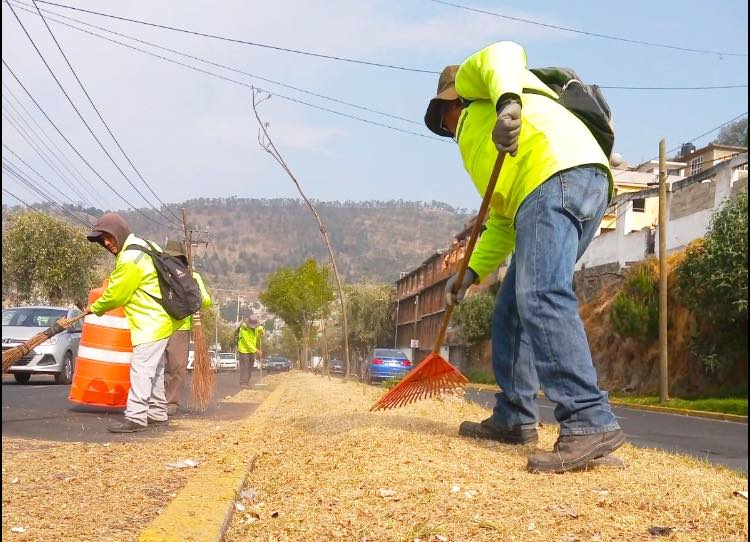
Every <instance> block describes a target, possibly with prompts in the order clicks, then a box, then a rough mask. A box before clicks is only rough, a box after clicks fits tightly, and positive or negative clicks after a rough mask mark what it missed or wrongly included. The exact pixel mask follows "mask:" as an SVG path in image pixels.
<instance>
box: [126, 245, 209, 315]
mask: <svg viewBox="0 0 750 542" xmlns="http://www.w3.org/2000/svg"><path fill="white" fill-rule="evenodd" d="M146 244H147V245H148V248H146V247H144V246H141V245H128V246H127V247H125V250H140V251H142V252H145V253H146V254H148V255H149V256H151V260H152V261H153V262H154V267H155V268H156V275H157V276H158V277H159V289H160V290H161V298H158V297H156V296H153V295H151V294H149V295H151V297H152V298H153V299H155V300H156V301H158V302H159V304H160V305H161V306H162V307H164V310H165V311H166V312H167V314H169V316H171V317H172V318H174V319H175V320H183V319H185V318H187V317H188V316H190V315H191V314H195V313H196V312H198V311H199V310H200V308H201V301H202V296H201V290H200V288H199V287H198V281H197V280H195V279H194V278H193V276H192V275H191V274H190V271H189V270H188V268H187V266H186V265H185V264H184V263H183V262H182V260H180V259H179V258H177V257H175V256H170V255H169V254H165V253H163V252H160V251H158V250H156V248H155V247H154V245H152V244H151V243H150V242H148V241H146ZM147 293H148V292H147Z"/></svg>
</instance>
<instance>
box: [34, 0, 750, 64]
mask: <svg viewBox="0 0 750 542" xmlns="http://www.w3.org/2000/svg"><path fill="white" fill-rule="evenodd" d="M39 1H42V0H39ZM429 1H430V2H434V3H435V4H442V5H444V6H450V7H454V8H458V9H463V10H466V11H473V12H475V13H482V14H484V15H491V16H493V17H499V18H501V19H507V20H509V21H516V22H519V23H526V24H532V25H536V26H542V27H544V28H552V29H554V30H562V31H565V32H572V33H575V34H582V35H584V36H589V37H592V38H602V39H607V40H613V41H620V42H625V43H632V44H636V45H646V46H649V47H659V48H662V49H672V50H675V51H682V52H686V53H700V54H706V55H716V56H719V57H723V56H738V57H746V56H747V53H730V52H725V51H715V50H711V49H693V48H690V47H681V46H678V45H670V44H666V43H657V42H653V41H643V40H636V39H631V38H624V37H622V36H612V35H610V34H600V33H598V32H589V31H587V30H580V29H578V28H569V27H566V26H560V25H554V24H549V23H543V22H540V21H534V20H532V19H525V18H522V17H514V16H511V15H504V14H502V13H497V12H494V11H487V10H483V9H478V8H472V7H470V6H465V5H462V4H455V3H453V2H447V1H445V0H429ZM45 3H51V2H45Z"/></svg>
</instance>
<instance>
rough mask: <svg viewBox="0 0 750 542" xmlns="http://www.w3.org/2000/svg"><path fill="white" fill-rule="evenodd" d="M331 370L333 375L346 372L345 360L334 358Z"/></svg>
mask: <svg viewBox="0 0 750 542" xmlns="http://www.w3.org/2000/svg"><path fill="white" fill-rule="evenodd" d="M330 372H331V374H332V375H342V374H344V372H345V367H344V362H343V361H341V360H340V359H332V360H331V364H330Z"/></svg>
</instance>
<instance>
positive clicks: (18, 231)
mask: <svg viewBox="0 0 750 542" xmlns="http://www.w3.org/2000/svg"><path fill="white" fill-rule="evenodd" d="M86 233H87V232H86V231H85V230H84V229H83V228H80V227H78V226H73V225H71V224H69V223H67V222H64V221H62V220H59V219H57V218H54V217H52V216H49V215H46V214H41V213H36V212H20V213H16V214H13V215H11V216H10V217H8V226H7V229H6V230H5V231H4V232H3V236H2V271H3V297H4V298H5V297H6V295H9V294H11V292H12V294H13V295H14V296H16V297H17V298H18V299H19V300H24V301H33V300H39V301H43V300H44V301H48V302H50V303H71V302H72V303H76V304H78V305H79V306H85V304H86V300H87V298H88V293H89V290H90V289H91V288H92V287H94V286H98V285H99V283H101V280H102V279H103V278H104V277H105V276H106V271H105V270H104V269H103V267H102V261H103V257H104V256H105V254H106V252H105V251H104V249H102V248H101V247H100V246H99V245H98V244H95V243H91V242H89V241H87V240H86Z"/></svg>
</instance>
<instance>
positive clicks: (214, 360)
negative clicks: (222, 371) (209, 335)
mask: <svg viewBox="0 0 750 542" xmlns="http://www.w3.org/2000/svg"><path fill="white" fill-rule="evenodd" d="M191 346H192V345H191ZM208 355H209V356H210V358H211V368H212V369H213V370H214V371H218V370H219V358H218V356H217V355H216V352H214V351H213V350H209V351H208ZM194 362H195V350H193V348H190V350H188V362H187V370H188V371H192V370H193V363H194Z"/></svg>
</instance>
